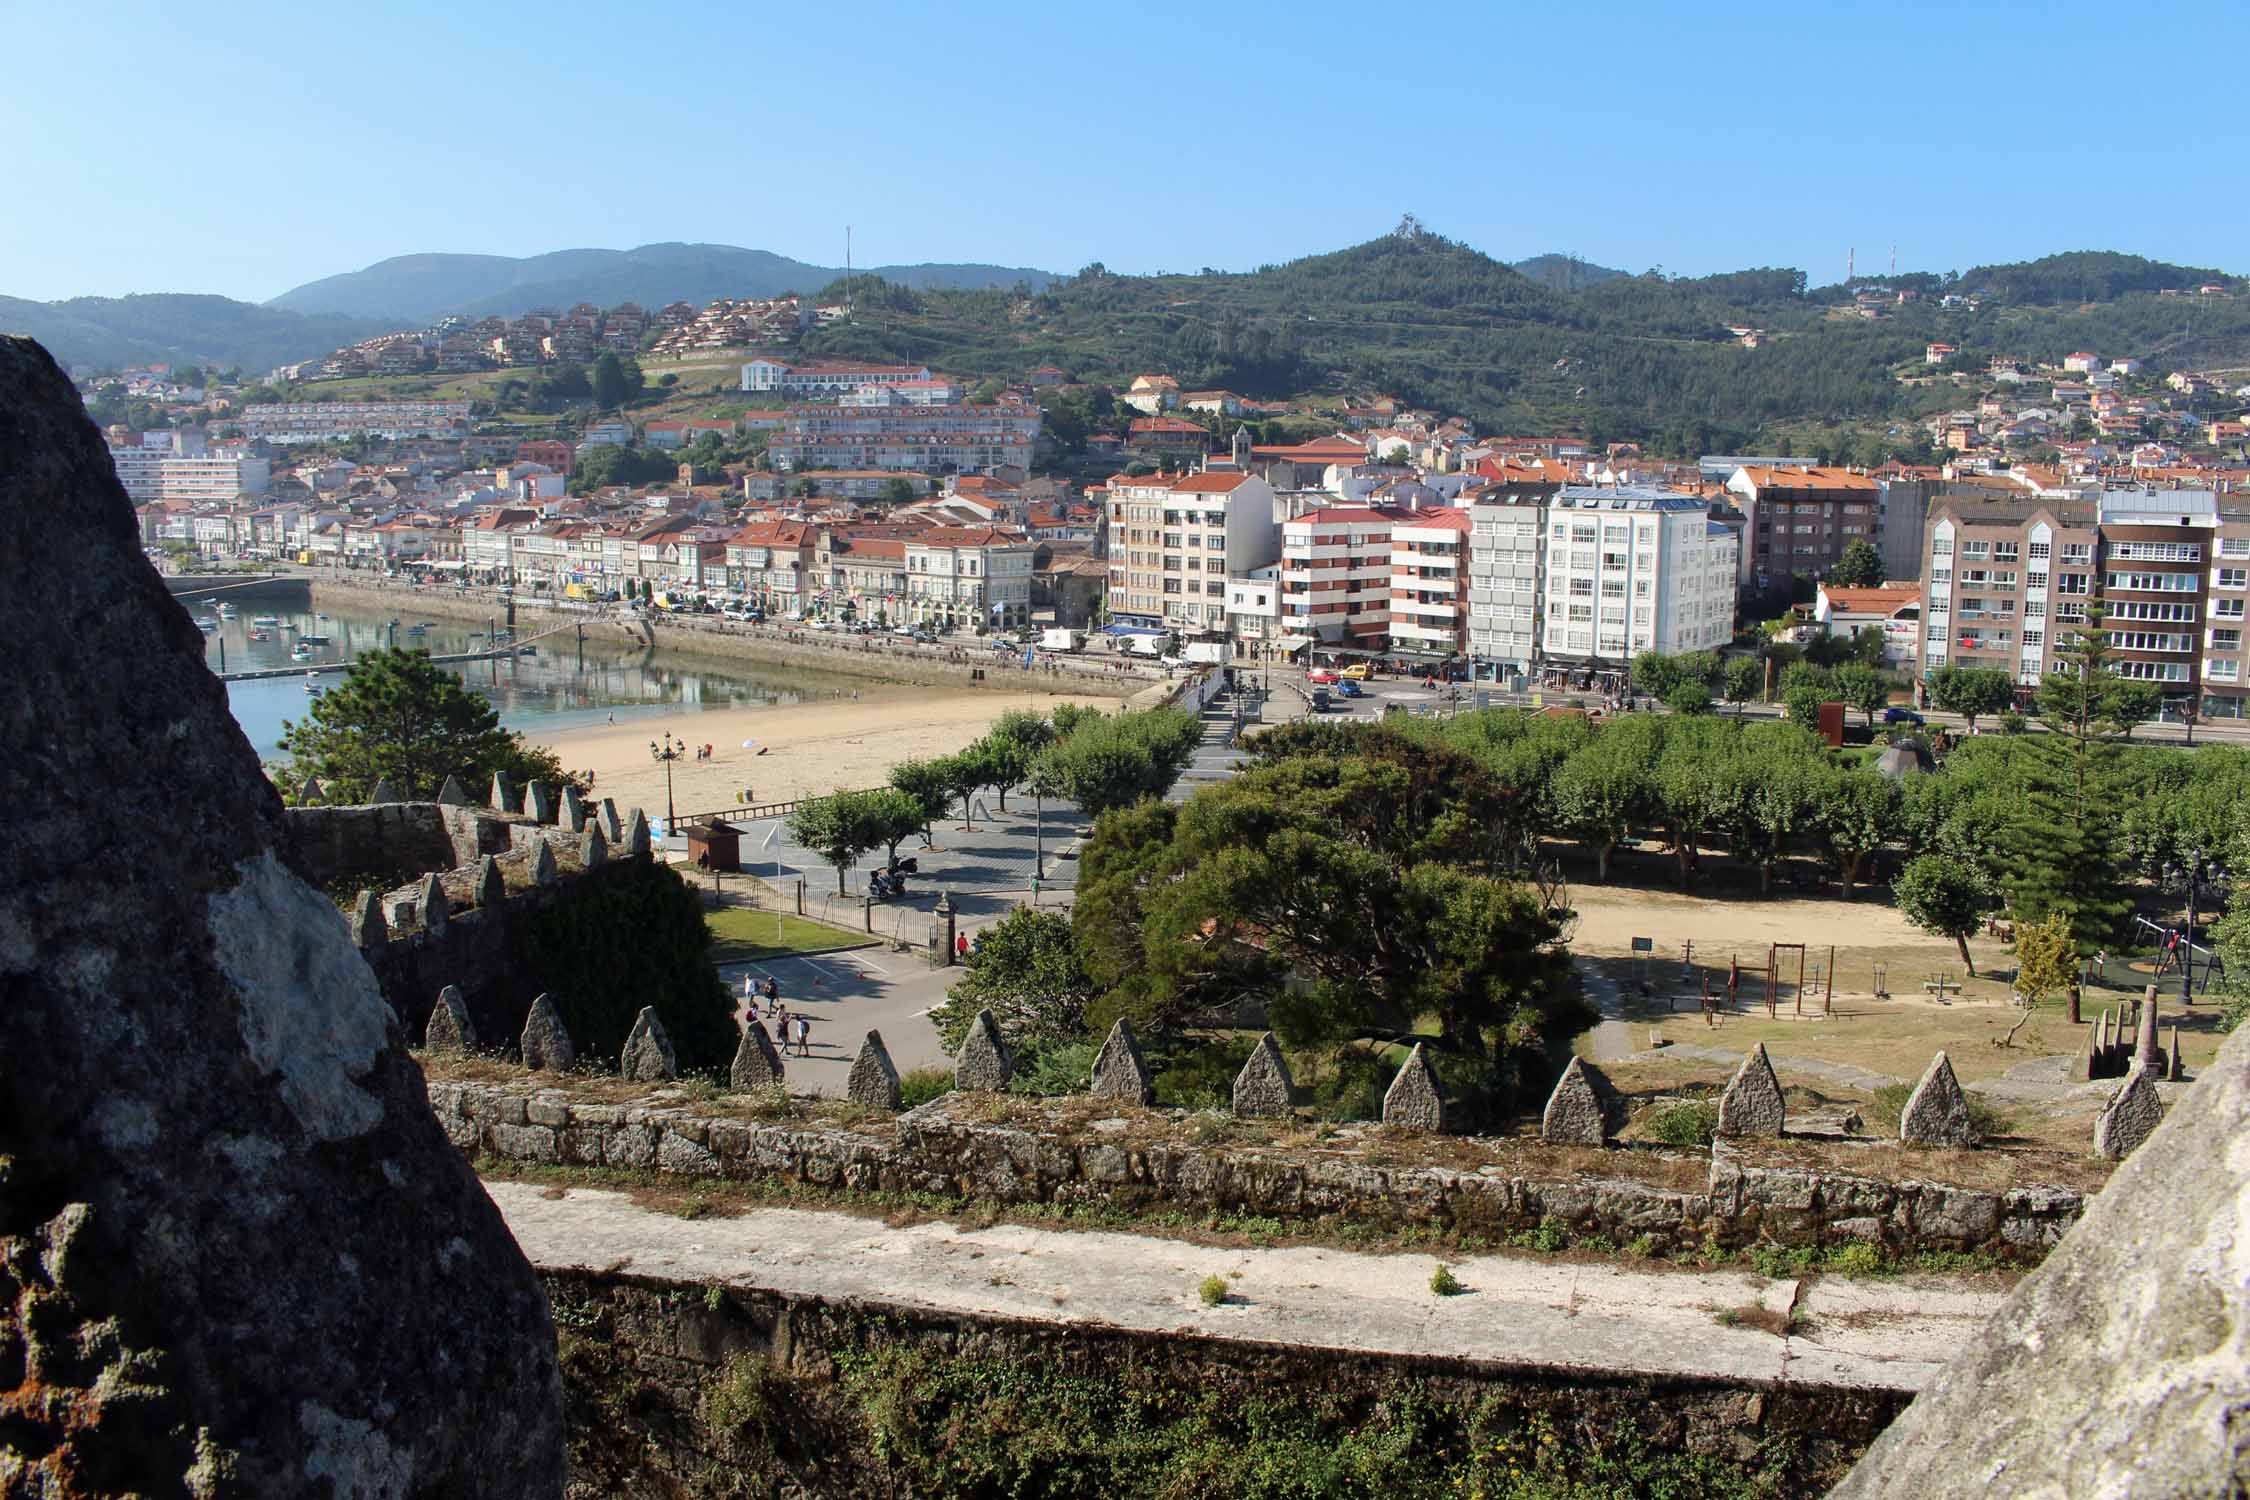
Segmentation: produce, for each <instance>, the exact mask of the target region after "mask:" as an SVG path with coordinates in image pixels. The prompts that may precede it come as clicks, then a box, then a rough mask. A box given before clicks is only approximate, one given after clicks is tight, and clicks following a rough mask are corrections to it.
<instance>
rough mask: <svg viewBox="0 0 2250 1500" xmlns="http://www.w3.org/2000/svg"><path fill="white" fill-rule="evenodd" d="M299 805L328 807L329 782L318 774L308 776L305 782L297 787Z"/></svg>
mask: <svg viewBox="0 0 2250 1500" xmlns="http://www.w3.org/2000/svg"><path fill="white" fill-rule="evenodd" d="M297 805H298V806H299V807H326V806H327V805H328V786H327V784H326V783H325V782H323V781H322V780H321V779H320V778H319V777H318V776H307V777H306V778H305V784H304V785H303V786H301V787H299V788H297Z"/></svg>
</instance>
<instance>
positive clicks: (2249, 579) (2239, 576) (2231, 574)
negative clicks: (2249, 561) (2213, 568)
mask: <svg viewBox="0 0 2250 1500" xmlns="http://www.w3.org/2000/svg"><path fill="white" fill-rule="evenodd" d="M2180 576H2181V577H2186V576H2187V575H2186V574H2182V575H2180ZM2213 587H2215V588H2222V589H2239V588H2243V587H2250V568H2221V569H2219V576H2218V578H2217V579H2215V580H2214V581H2213Z"/></svg>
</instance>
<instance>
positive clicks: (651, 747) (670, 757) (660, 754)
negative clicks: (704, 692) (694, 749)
mask: <svg viewBox="0 0 2250 1500" xmlns="http://www.w3.org/2000/svg"><path fill="white" fill-rule="evenodd" d="M687 748H688V747H687V742H686V741H685V740H675V739H673V738H672V731H671V730H669V729H667V730H665V731H664V742H663V743H662V744H658V743H657V742H656V741H655V740H650V741H649V742H648V753H649V758H650V759H651V760H655V761H659V762H661V763H662V764H663V767H664V836H665V837H666V838H671V837H673V836H674V835H676V834H677V833H678V831H679V828H678V824H679V812H678V811H677V809H676V808H675V807H674V806H673V803H672V762H673V761H676V760H678V759H679V758H680V757H681V756H683V755H685V754H687Z"/></svg>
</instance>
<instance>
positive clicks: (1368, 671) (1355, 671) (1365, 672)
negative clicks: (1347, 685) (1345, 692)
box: [1336, 661, 1375, 682]
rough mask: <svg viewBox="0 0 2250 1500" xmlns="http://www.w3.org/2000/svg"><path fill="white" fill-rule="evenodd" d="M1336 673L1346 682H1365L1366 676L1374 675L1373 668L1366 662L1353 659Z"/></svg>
mask: <svg viewBox="0 0 2250 1500" xmlns="http://www.w3.org/2000/svg"><path fill="white" fill-rule="evenodd" d="M1336 675H1337V676H1338V677H1341V678H1343V679H1345V680H1346V681H1347V682H1365V681H1366V680H1367V679H1368V678H1370V677H1373V676H1374V675H1375V669H1374V668H1373V667H1371V666H1369V665H1368V664H1367V663H1366V662H1363V661H1355V662H1353V663H1352V664H1351V665H1350V666H1348V667H1346V668H1344V669H1343V670H1342V671H1341V672H1338V673H1337V674H1336Z"/></svg>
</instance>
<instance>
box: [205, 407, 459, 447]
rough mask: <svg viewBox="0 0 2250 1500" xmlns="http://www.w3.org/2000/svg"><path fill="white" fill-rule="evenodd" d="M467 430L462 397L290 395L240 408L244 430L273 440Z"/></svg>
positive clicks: (410, 435)
mask: <svg viewBox="0 0 2250 1500" xmlns="http://www.w3.org/2000/svg"><path fill="white" fill-rule="evenodd" d="M468 430H469V403H468V402H466V401H289V402H275V403H270V404H263V405H257V406H246V407H244V408H243V409H242V431H243V434H244V436H246V437H253V438H264V439H266V440H267V441H268V442H273V443H324V442H334V441H337V440H339V439H342V438H348V437H354V436H358V435H360V434H362V433H364V434H366V435H367V436H369V437H380V438H393V439H404V438H457V437H460V436H461V435H462V434H463V433H465V432H467V431H468Z"/></svg>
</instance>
